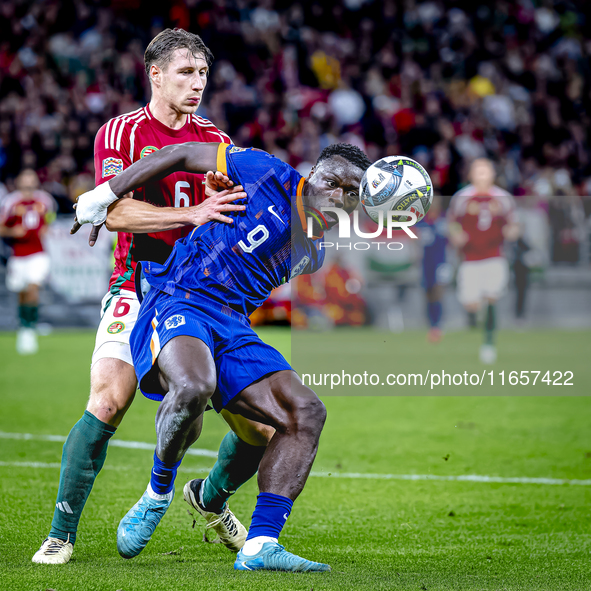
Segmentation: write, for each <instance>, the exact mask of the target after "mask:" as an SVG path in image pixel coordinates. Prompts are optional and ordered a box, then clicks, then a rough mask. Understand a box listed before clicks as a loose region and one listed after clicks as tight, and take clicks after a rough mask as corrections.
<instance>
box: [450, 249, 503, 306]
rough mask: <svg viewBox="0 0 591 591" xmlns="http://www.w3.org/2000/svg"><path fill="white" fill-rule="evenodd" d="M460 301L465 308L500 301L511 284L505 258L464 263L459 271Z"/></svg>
mask: <svg viewBox="0 0 591 591" xmlns="http://www.w3.org/2000/svg"><path fill="white" fill-rule="evenodd" d="M457 282H458V299H459V300H460V303H461V304H462V305H463V306H467V305H469V304H480V303H481V302H482V301H483V300H485V299H489V298H490V299H492V300H498V299H499V298H500V297H501V296H502V295H503V294H504V293H505V290H506V289H507V285H508V284H509V265H508V264H507V260H506V259H505V258H503V257H493V258H490V259H483V260H482V261H464V262H463V263H462V264H461V265H460V268H459V269H458V277H457Z"/></svg>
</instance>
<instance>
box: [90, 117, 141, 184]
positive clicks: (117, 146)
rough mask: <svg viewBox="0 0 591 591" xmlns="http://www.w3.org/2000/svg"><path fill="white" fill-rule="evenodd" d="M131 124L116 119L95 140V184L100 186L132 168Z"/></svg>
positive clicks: (105, 126)
mask: <svg viewBox="0 0 591 591" xmlns="http://www.w3.org/2000/svg"><path fill="white" fill-rule="evenodd" d="M129 131H130V127H129V124H128V123H126V122H125V120H124V119H123V118H120V117H119V118H118V117H115V119H111V120H110V121H108V122H107V123H105V124H104V125H103V126H102V127H101V128H100V129H99V130H98V133H97V134H96V138H95V140H94V182H95V185H97V186H98V185H100V184H102V183H104V182H106V181H108V180H109V179H112V178H113V177H114V176H116V175H118V174H119V173H121V172H123V171H124V170H125V169H126V168H127V167H128V166H131V157H132V155H131V153H130V152H131V149H130V142H129Z"/></svg>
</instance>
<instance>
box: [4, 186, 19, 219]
mask: <svg viewBox="0 0 591 591" xmlns="http://www.w3.org/2000/svg"><path fill="white" fill-rule="evenodd" d="M21 198H22V193H21V192H20V191H12V193H8V195H5V196H4V199H2V203H1V204H0V214H1V215H2V217H7V216H8V215H10V212H11V210H12V208H13V207H14V206H15V205H16V204H17V203H18V202H19V201H20V200H21Z"/></svg>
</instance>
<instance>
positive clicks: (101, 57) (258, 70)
mask: <svg viewBox="0 0 591 591" xmlns="http://www.w3.org/2000/svg"><path fill="white" fill-rule="evenodd" d="M140 5H141V9H140ZM166 26H180V27H183V28H186V29H188V30H191V31H193V32H196V33H199V34H200V35H201V36H202V37H203V39H204V41H205V43H206V44H207V45H208V46H209V47H210V48H211V49H212V51H213V53H214V55H215V57H216V61H215V63H214V67H213V68H212V73H211V77H210V81H209V86H208V89H207V91H206V93H205V95H204V96H205V102H204V104H203V106H202V107H201V108H200V114H201V115H202V116H204V117H207V118H209V119H211V120H212V121H213V122H214V123H215V124H216V125H217V126H219V127H220V128H221V129H224V130H226V131H227V132H228V133H229V134H230V136H231V137H232V138H233V140H234V142H235V143H237V144H242V145H250V146H255V147H260V148H263V149H265V150H267V151H269V152H271V153H274V154H276V155H277V156H280V157H281V158H284V159H286V160H287V161H289V163H290V164H291V165H293V166H295V167H297V168H298V169H299V170H300V171H301V172H307V170H308V169H309V167H310V166H311V163H312V162H314V161H315V159H316V157H317V156H318V154H319V152H320V150H321V149H322V148H324V147H325V146H326V145H328V144H330V143H333V142H335V141H346V142H350V143H354V144H357V145H359V146H360V147H362V148H364V149H365V150H366V152H367V153H368V155H369V156H370V159H372V160H376V159H378V158H379V157H382V156H384V155H388V154H395V153H405V154H409V155H411V156H413V157H414V158H416V159H417V160H419V161H420V162H421V163H422V164H423V165H424V166H426V167H427V168H428V170H429V171H430V173H431V175H432V178H433V182H434V185H435V188H436V190H437V191H439V193H440V194H443V195H448V196H450V195H452V194H453V193H454V192H455V191H456V190H457V189H458V188H459V187H460V186H461V185H462V184H463V182H465V174H466V170H467V164H468V163H469V161H471V160H472V159H473V158H474V157H478V156H488V157H490V158H492V160H493V161H494V162H495V163H496V164H497V169H498V173H499V177H498V184H499V185H501V186H502V187H504V188H506V189H507V190H508V191H510V192H512V193H513V194H515V195H517V196H519V195H535V196H537V197H538V199H537V200H536V205H535V206H536V207H537V208H540V209H542V210H544V211H545V212H546V213H550V214H551V215H550V218H551V220H553V221H552V224H553V233H554V235H555V236H554V238H555V241H556V240H558V242H559V243H562V242H564V243H566V244H567V249H568V243H569V242H570V243H572V242H573V241H575V242H577V241H578V240H579V237H578V236H577V232H579V233H580V228H577V222H576V220H582V219H585V217H588V216H589V214H590V213H591V200H590V199H589V198H588V197H586V196H587V195H589V194H591V151H590V146H591V137H590V136H589V130H590V129H591V125H590V121H589V115H588V113H589V112H590V111H591V41H590V40H589V39H591V22H590V21H589V20H588V19H586V18H585V15H584V13H583V11H582V10H581V9H578V8H577V4H576V3H575V2H572V1H566V0H544V1H538V2H534V1H532V0H520V1H519V2H505V1H499V2H495V3H490V4H482V3H474V2H468V1H463V0H457V1H453V2H452V1H447V2H445V1H442V0H427V1H424V2H420V1H415V0H406V1H405V2H396V1H395V0H386V1H384V2H377V1H373V2H372V1H365V0H336V1H333V2H318V1H303V2H297V3H291V2H282V1H280V0H278V1H275V2H274V1H273V0H256V1H247V0H221V1H216V2H211V1H207V0H206V1H199V0H177V1H175V2H171V3H170V4H168V3H167V4H166V5H158V4H157V3H156V4H154V3H141V2H140V0H112V1H111V2H109V3H105V2H99V1H98V0H97V1H92V0H72V1H60V2H58V1H57V0H36V1H27V0H5V1H4V2H2V4H1V6H0V28H1V29H0V33H1V34H0V39H1V41H0V180H1V181H3V183H4V184H5V185H6V189H7V190H12V189H13V183H14V178H15V177H16V175H17V174H18V173H19V171H20V170H22V169H23V168H26V167H30V168H34V169H36V170H38V171H39V175H40V177H41V180H42V182H43V188H44V189H46V190H47V191H48V192H50V193H51V194H52V195H53V196H54V197H55V198H56V200H57V202H58V204H59V211H60V212H63V213H66V212H70V211H71V206H72V201H73V200H74V199H75V197H76V196H77V195H78V194H80V193H81V192H83V191H85V190H88V188H90V187H91V186H92V184H93V175H92V172H93V171H92V166H93V164H92V150H93V141H94V136H95V134H96V132H97V130H98V128H99V127H100V126H101V125H102V123H104V122H105V121H106V120H108V119H109V118H110V117H113V116H115V115H118V114H121V113H125V112H128V111H131V110H133V109H136V108H137V107H138V106H140V105H143V104H145V103H146V101H147V100H148V99H149V88H148V81H147V77H146V75H145V72H144V67H143V50H144V48H145V46H146V45H147V43H148V41H149V40H150V39H151V38H152V37H153V36H154V35H155V34H156V33H157V32H158V31H159V30H161V29H163V28H164V27H166ZM560 252H561V251H560V249H559V254H558V259H556V256H557V255H556V254H555V257H554V258H555V260H565V259H564V257H565V256H566V260H568V256H569V255H568V254H567V255H564V254H562V255H561V254H560ZM561 256H562V257H563V259H561V258H560V257H561Z"/></svg>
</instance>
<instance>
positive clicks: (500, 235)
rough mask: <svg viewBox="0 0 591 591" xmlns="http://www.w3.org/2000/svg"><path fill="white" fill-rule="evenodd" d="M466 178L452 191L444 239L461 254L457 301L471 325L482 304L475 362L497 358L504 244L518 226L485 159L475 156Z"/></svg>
mask: <svg viewBox="0 0 591 591" xmlns="http://www.w3.org/2000/svg"><path fill="white" fill-rule="evenodd" d="M469 179H470V184H469V185H468V186H466V187H464V188H463V189H462V190H461V191H459V192H458V193H456V194H455V195H454V197H453V199H452V201H451V203H450V207H449V221H450V225H449V239H450V242H451V243H452V245H454V246H455V247H456V248H458V249H459V250H460V251H461V253H462V255H463V262H462V263H461V264H460V268H459V270H458V277H457V283H458V299H459V300H460V303H461V304H462V305H463V306H464V308H465V309H466V311H467V312H468V318H469V321H470V324H471V325H472V326H474V325H475V324H476V313H477V312H478V310H479V309H480V307H481V305H482V304H486V320H485V333H484V334H485V338H484V343H483V345H482V347H481V348H480V360H481V361H482V362H483V363H487V364H490V363H494V362H495V361H496V358H497V351H496V348H495V344H494V343H495V340H494V337H495V329H496V310H495V304H496V302H497V300H498V299H499V298H500V297H501V296H502V295H503V293H504V292H505V290H506V288H507V285H508V282H509V265H508V264H507V259H506V258H505V256H504V255H503V242H504V241H505V240H516V239H517V237H518V236H519V226H518V224H517V222H516V218H515V203H514V202H513V198H512V197H511V195H509V193H507V191H504V190H503V189H501V188H500V187H497V186H496V185H495V184H494V181H495V169H494V166H493V164H492V162H491V161H490V160H487V159H486V158H479V159H477V160H475V161H474V162H473V163H472V165H471V167H470V173H469Z"/></svg>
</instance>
